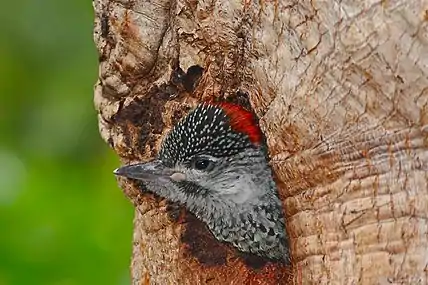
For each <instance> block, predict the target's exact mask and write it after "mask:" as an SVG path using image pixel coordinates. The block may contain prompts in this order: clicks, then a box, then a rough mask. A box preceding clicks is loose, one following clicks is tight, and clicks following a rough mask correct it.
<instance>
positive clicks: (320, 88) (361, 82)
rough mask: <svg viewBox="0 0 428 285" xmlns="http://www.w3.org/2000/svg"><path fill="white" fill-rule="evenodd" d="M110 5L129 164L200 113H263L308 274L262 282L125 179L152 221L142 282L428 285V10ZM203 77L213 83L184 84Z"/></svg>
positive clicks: (99, 5)
mask: <svg viewBox="0 0 428 285" xmlns="http://www.w3.org/2000/svg"><path fill="white" fill-rule="evenodd" d="M94 7H95V15H96V25H95V42H96V45H97V48H98V50H99V53H100V74H99V80H98V83H97V85H96V87H95V105H96V108H97V110H98V111H99V122H100V131H101V135H102V137H103V138H104V139H105V140H106V141H107V142H108V143H109V144H110V145H111V147H112V148H114V149H115V150H116V152H117V153H118V154H119V155H120V156H121V157H122V158H123V162H124V163H127V162H130V161H135V160H144V159H148V158H150V157H152V156H154V155H155V154H156V152H157V150H158V147H159V142H160V140H161V137H162V135H163V134H164V133H165V132H166V131H167V130H168V129H170V127H171V126H172V125H173V124H174V123H175V122H176V121H177V120H178V119H179V118H181V116H182V115H184V114H185V113H186V110H188V109H189V108H190V107H192V106H194V105H195V104H196V103H197V102H199V101H202V100H206V99H212V98H218V99H224V100H231V101H236V102H239V103H241V104H244V105H245V106H250V107H251V108H253V110H254V111H255V113H256V114H257V116H258V117H259V118H260V125H261V128H262V130H263V131H264V133H265V134H266V137H267V142H268V146H269V150H270V156H271V159H272V160H271V163H272V166H273V168H274V170H275V172H276V175H277V181H278V184H279V186H280V188H281V195H282V197H283V202H284V207H285V212H286V216H287V231H288V234H289V235H290V237H291V252H292V258H293V262H292V263H293V264H292V267H289V268H287V267H282V266H280V265H277V264H271V263H268V264H265V265H263V264H262V265H260V264H258V265H259V266H261V267H260V268H258V269H256V268H255V267H256V264H255V262H254V261H252V260H246V259H244V258H241V257H239V256H238V255H237V254H236V252H235V251H234V250H233V249H232V248H230V247H228V246H227V245H223V244H219V243H217V242H216V241H215V240H213V239H212V237H211V236H210V234H209V233H208V232H207V230H206V229H205V228H204V227H203V225H201V224H200V223H199V222H198V221H197V220H196V219H195V218H193V217H192V216H191V215H189V214H188V213H183V211H180V212H178V211H176V210H173V208H174V207H170V206H169V205H168V204H167V203H166V202H165V201H159V199H157V198H155V197H151V196H149V195H143V194H141V193H140V192H138V190H137V187H136V186H138V185H132V184H130V183H129V182H126V181H124V180H121V181H120V183H121V186H122V187H123V189H124V191H125V193H126V194H127V195H128V196H129V197H130V199H131V200H132V201H133V203H134V204H135V205H136V207H137V211H136V215H135V221H134V223H135V228H134V250H133V257H132V266H131V268H132V269H131V274H132V280H133V284H302V283H303V284H426V283H427V282H428V219H427V218H428V174H427V170H428V135H427V134H428V125H427V124H428V110H427V106H428V1H426V0H419V1H416V0H410V1H409V0H389V1H371V0H362V1H354V0H343V1H317V0H312V1H308V0H306V1H263V0H261V1H237V0H203V1H195V0H178V1H175V0H160V1H159V0H157V1H149V0H133V1H132V0H129V1H126V0H116V1H112V0H95V1H94ZM193 65H199V66H201V67H203V68H204V73H203V75H202V77H201V78H199V77H198V74H196V75H195V74H194V73H192V72H189V74H187V75H183V74H180V71H179V67H181V68H182V69H183V70H186V69H187V68H188V67H190V66H193ZM195 79H196V83H197V84H194V86H193V85H192V84H193V82H194V81H195ZM171 209H172V210H171Z"/></svg>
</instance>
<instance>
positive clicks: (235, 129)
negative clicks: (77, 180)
mask: <svg viewBox="0 0 428 285" xmlns="http://www.w3.org/2000/svg"><path fill="white" fill-rule="evenodd" d="M266 156H267V155H266V146H265V144H264V142H263V138H262V134H261V131H260V129H259V127H258V124H257V123H256V122H255V120H254V118H253V115H252V113H250V112H248V111H246V110H245V109H243V108H242V107H240V106H238V105H235V104H231V103H204V104H201V105H199V106H198V107H196V109H194V110H193V111H191V112H190V113H189V114H188V115H187V116H186V117H185V118H184V119H182V120H181V121H180V122H179V123H178V124H177V125H176V126H174V128H173V129H172V130H171V132H170V133H169V134H168V135H167V136H166V137H165V139H164V141H163V143H162V145H161V149H160V152H159V155H158V158H157V159H155V160H152V161H150V162H144V163H137V164H132V165H127V166H123V167H121V168H118V169H116V170H115V171H114V173H115V174H116V175H120V176H124V177H127V178H132V179H137V180H140V181H143V183H144V185H145V186H146V188H147V190H149V191H151V192H153V193H155V194H157V195H159V196H161V197H163V198H166V199H167V200H170V201H172V202H178V203H179V204H181V205H183V206H185V207H186V208H187V209H188V210H189V211H190V212H192V213H193V214H194V215H195V216H196V217H197V218H198V219H200V220H201V221H203V222H204V223H205V224H206V225H207V227H208V229H209V230H210V231H211V232H212V234H213V235H214V236H215V238H216V239H217V240H220V241H224V242H228V243H231V244H232V245H233V246H235V247H236V248H238V249H239V250H240V251H242V252H246V253H252V254H255V255H258V256H262V257H265V258H269V259H272V260H277V261H283V262H285V263H288V262H289V248H288V238H287V236H286V231H285V226H284V216H283V212H282V205H281V201H280V199H279V198H278V193H277V188H276V185H275V182H274V180H273V178H272V171H271V168H270V167H269V165H268V162H267V158H266Z"/></svg>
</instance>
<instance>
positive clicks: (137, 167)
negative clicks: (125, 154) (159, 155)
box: [113, 160, 175, 181]
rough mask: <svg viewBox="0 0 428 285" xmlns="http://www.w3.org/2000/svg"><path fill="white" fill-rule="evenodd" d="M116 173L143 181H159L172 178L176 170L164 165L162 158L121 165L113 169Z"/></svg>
mask: <svg viewBox="0 0 428 285" xmlns="http://www.w3.org/2000/svg"><path fill="white" fill-rule="evenodd" d="M113 173H114V174H115V175H118V176H124V177H127V178H132V179H137V180H142V181H158V180H164V181H165V179H168V180H169V178H171V176H172V175H174V174H175V171H174V170H172V169H170V168H168V167H166V166H164V165H163V164H162V162H161V161H160V160H152V161H149V162H144V163H136V164H131V165H125V166H122V167H119V168H117V169H115V170H114V171H113Z"/></svg>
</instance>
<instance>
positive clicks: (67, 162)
mask: <svg viewBox="0 0 428 285" xmlns="http://www.w3.org/2000/svg"><path fill="white" fill-rule="evenodd" d="M92 29H93V9H92V3H91V1H88V0H69V1H58V0H18V1H3V2H2V4H1V8H0V230H1V232H0V285H3V284H13V285H15V284H26V285H28V284H61V285H69V284H70V285H71V284H129V283H130V281H129V269H128V268H129V262H130V255H131V245H132V242H131V236H132V213H133V208H132V206H131V204H130V203H129V202H128V201H127V200H126V198H125V197H124V195H123V194H122V192H121V191H120V189H119V188H118V187H117V184H116V181H115V178H114V176H113V175H112V170H113V169H114V168H115V167H117V166H118V164H119V162H118V159H117V157H116V156H115V155H114V153H113V151H112V150H110V149H109V148H108V146H107V145H106V144H105V143H104V142H103V141H102V140H101V138H100V136H99V134H98V127H97V120H96V112H95V111H94V107H93V101H92V100H93V99H92V98H93V85H94V84H95V81H96V79H97V72H98V66H97V65H98V62H97V58H98V56H97V52H96V49H95V46H94V43H93V39H92Z"/></svg>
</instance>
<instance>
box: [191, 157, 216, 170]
mask: <svg viewBox="0 0 428 285" xmlns="http://www.w3.org/2000/svg"><path fill="white" fill-rule="evenodd" d="M213 167H214V162H213V161H211V160H209V159H207V158H198V159H196V160H194V161H193V168H194V169H196V170H203V171H210V170H212V169H213Z"/></svg>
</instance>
